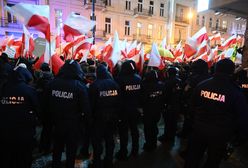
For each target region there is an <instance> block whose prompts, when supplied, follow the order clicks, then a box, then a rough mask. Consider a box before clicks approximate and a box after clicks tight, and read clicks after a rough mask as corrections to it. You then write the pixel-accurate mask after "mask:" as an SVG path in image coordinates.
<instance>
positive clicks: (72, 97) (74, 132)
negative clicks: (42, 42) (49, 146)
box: [46, 61, 90, 168]
mask: <svg viewBox="0 0 248 168" xmlns="http://www.w3.org/2000/svg"><path fill="white" fill-rule="evenodd" d="M82 75H83V72H82V71H81V68H80V66H79V64H78V63H77V62H75V61H67V62H66V63H65V64H64V65H63V67H62V68H61V69H60V72H59V74H58V76H57V77H56V78H55V79H54V80H53V81H51V82H50V83H49V84H48V89H47V91H46V95H47V102H46V107H47V108H48V109H47V110H49V113H50V116H51V118H52V124H53V126H54V147H53V167H60V164H61V154H62V152H63V149H64V146H66V167H67V168H74V164H75V156H76V150H77V145H78V141H79V137H80V131H81V130H80V124H81V122H82V118H84V117H87V115H88V114H89V110H90V104H89V98H88V91H87V88H86V86H85V85H84V84H83V83H82V82H81V79H82Z"/></svg>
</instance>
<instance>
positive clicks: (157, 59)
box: [148, 43, 165, 69]
mask: <svg viewBox="0 0 248 168" xmlns="http://www.w3.org/2000/svg"><path fill="white" fill-rule="evenodd" d="M148 66H150V67H157V68H159V69H163V68H164V67H165V64H164V62H163V60H162V58H161V56H160V54H159V51H158V47H157V45H156V44H155V43H153V44H152V50H151V53H150V58H149V62H148Z"/></svg>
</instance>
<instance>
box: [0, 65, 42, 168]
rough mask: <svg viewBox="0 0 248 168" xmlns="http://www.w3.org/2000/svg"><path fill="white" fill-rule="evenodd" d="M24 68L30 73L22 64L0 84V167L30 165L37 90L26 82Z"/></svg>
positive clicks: (37, 108) (27, 167) (17, 167)
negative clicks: (1, 89)
mask: <svg viewBox="0 0 248 168" xmlns="http://www.w3.org/2000/svg"><path fill="white" fill-rule="evenodd" d="M24 71H25V73H29V72H28V70H27V69H25V68H23V67H18V68H17V69H16V70H15V71H13V72H12V73H10V77H9V80H8V82H7V83H6V85H5V86H4V87H3V92H2V96H1V103H0V109H1V118H0V134H1V138H0V148H1V150H0V154H1V157H0V167H6V168H7V167H8V168H29V167H31V162H32V149H33V146H34V135H35V125H36V124H37V123H36V121H37V113H38V110H39V104H38V98H37V93H36V91H35V89H33V88H31V87H30V86H29V85H28V84H27V82H26V78H25V75H24V74H23V72H24Z"/></svg>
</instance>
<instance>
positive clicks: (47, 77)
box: [35, 63, 54, 154]
mask: <svg viewBox="0 0 248 168" xmlns="http://www.w3.org/2000/svg"><path fill="white" fill-rule="evenodd" d="M40 69H41V71H40V72H38V75H37V79H36V82H35V83H36V90H37V92H38V96H39V101H40V106H41V115H40V118H41V123H42V131H41V137H40V152H43V153H45V154H47V153H49V152H50V148H51V138H52V123H51V118H50V117H49V114H47V113H46V110H45V109H46V107H45V104H44V102H45V99H46V96H45V93H44V92H45V89H46V87H47V85H48V83H49V82H50V81H51V80H52V79H53V78H54V76H53V74H52V73H51V72H50V68H49V64H47V63H43V64H41V68H40Z"/></svg>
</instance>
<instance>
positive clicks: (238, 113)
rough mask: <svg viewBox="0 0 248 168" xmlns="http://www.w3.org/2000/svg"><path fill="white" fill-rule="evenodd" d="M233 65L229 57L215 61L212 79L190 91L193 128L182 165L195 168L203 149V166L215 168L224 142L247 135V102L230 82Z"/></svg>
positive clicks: (241, 140) (241, 139) (223, 147)
mask: <svg viewBox="0 0 248 168" xmlns="http://www.w3.org/2000/svg"><path fill="white" fill-rule="evenodd" d="M234 68H235V65H234V63H233V62H232V61H231V60H229V59H223V60H221V61H219V62H217V64H216V68H215V74H214V76H213V78H210V79H208V80H205V81H203V82H201V83H200V84H199V85H198V86H197V87H196V89H195V90H194V92H193V94H192V99H191V100H192V102H191V105H192V109H193V123H194V124H193V130H192V134H191V137H190V141H189V150H188V153H187V156H186V162H185V168H198V167H199V165H200V161H201V159H202V157H203V156H204V153H205V152H206V151H207V159H206V162H205V163H204V166H203V167H204V168H218V167H219V164H220V162H221V160H222V158H223V156H224V154H225V151H226V145H227V143H228V142H229V141H232V139H233V138H234V137H236V136H238V137H239V141H240V142H243V141H245V140H246V139H247V135H248V130H247V128H248V105H247V102H246V99H245V97H244V95H243V93H242V91H241V90H240V88H239V87H238V86H237V85H236V84H235V83H234V82H233V81H232V77H231V76H232V74H233V72H234Z"/></svg>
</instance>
